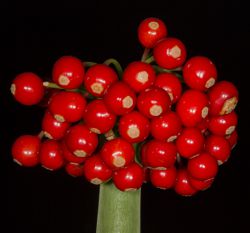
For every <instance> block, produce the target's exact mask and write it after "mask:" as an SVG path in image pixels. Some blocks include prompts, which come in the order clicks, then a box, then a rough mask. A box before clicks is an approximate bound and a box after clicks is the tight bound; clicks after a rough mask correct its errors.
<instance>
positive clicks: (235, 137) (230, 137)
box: [225, 130, 239, 150]
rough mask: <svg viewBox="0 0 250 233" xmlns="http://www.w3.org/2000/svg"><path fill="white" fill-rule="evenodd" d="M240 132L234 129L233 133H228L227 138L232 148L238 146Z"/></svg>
mask: <svg viewBox="0 0 250 233" xmlns="http://www.w3.org/2000/svg"><path fill="white" fill-rule="evenodd" d="M238 137H239V136H238V133H237V131H236V130H234V131H233V132H232V133H231V134H229V135H227V136H226V137H225V138H226V139H227V140H228V142H229V144H230V146H231V150H232V149H233V148H234V147H235V146H236V144H237V141H238Z"/></svg>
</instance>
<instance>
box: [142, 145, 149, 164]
mask: <svg viewBox="0 0 250 233" xmlns="http://www.w3.org/2000/svg"><path fill="white" fill-rule="evenodd" d="M147 147H148V143H142V144H140V160H141V163H142V165H143V167H144V168H147V167H149V165H148V162H147V154H146V151H147Z"/></svg>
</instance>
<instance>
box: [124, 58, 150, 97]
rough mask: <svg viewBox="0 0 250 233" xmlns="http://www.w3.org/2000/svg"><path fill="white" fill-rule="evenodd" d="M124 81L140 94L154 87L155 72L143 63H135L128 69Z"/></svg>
mask: <svg viewBox="0 0 250 233" xmlns="http://www.w3.org/2000/svg"><path fill="white" fill-rule="evenodd" d="M122 79H123V81H124V82H125V83H127V84H128V85H129V86H130V87H131V88H132V89H133V90H134V91H135V92H140V91H143V90H145V89H147V88H149V87H150V86H151V85H153V83H154V80H155V71H154V69H153V67H152V66H151V65H149V64H147V63H144V62H141V61H135V62H132V63H130V64H129V65H128V66H127V67H126V69H125V70H124V73H123V77H122Z"/></svg>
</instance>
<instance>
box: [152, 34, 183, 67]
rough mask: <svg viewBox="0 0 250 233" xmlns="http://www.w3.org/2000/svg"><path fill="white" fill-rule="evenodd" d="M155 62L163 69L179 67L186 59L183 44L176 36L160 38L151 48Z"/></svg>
mask: <svg viewBox="0 0 250 233" xmlns="http://www.w3.org/2000/svg"><path fill="white" fill-rule="evenodd" d="M153 54H154V59H155V61H156V63H157V64H158V65H159V66H161V67H163V68H165V69H174V68H177V67H180V66H181V65H182V64H183V63H184V61H185V59H186V56H187V54H186V48H185V45H184V44H183V43H182V42H181V41H180V40H179V39H176V38H170V37H168V38H166V39H163V40H161V41H160V42H159V43H157V45H156V46H155V48H154V50H153Z"/></svg>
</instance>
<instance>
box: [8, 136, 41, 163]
mask: <svg viewBox="0 0 250 233" xmlns="http://www.w3.org/2000/svg"><path fill="white" fill-rule="evenodd" d="M39 150H40V139H39V138H38V137H37V136H33V135H22V136H20V137H18V138H17V139H16V140H15V142H14V143H13V145H12V157H13V160H14V161H15V162H16V163H18V164H19V165H21V166H25V167H33V166H36V165H37V164H38V163H39Z"/></svg>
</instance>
